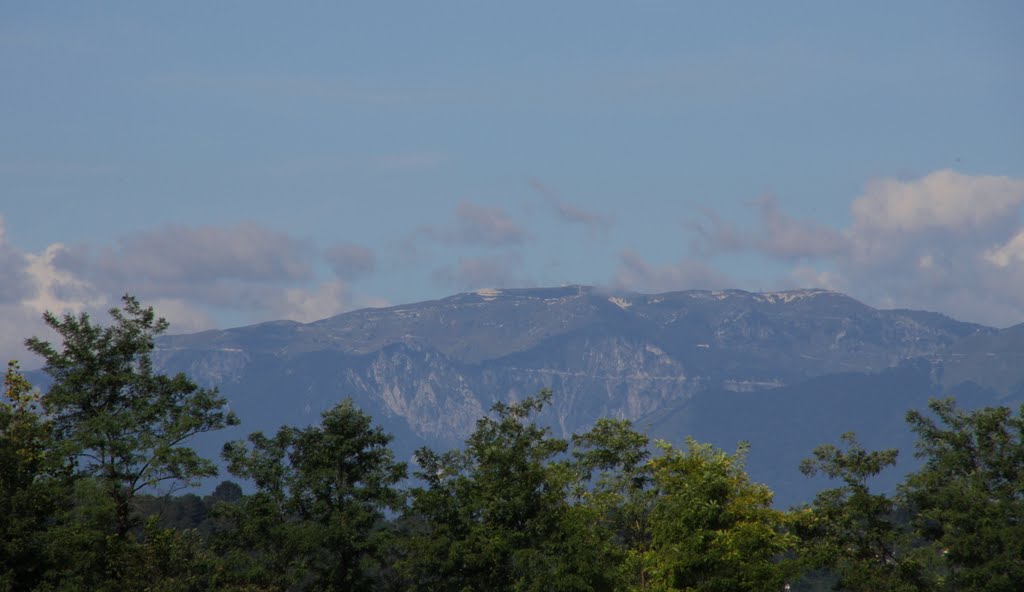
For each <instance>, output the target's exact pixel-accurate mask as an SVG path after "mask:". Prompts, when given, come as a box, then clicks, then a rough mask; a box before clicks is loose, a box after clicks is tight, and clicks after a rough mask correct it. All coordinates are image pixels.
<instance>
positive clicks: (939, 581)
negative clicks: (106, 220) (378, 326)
mask: <svg viewBox="0 0 1024 592" xmlns="http://www.w3.org/2000/svg"><path fill="white" fill-rule="evenodd" d="M111 315H112V318H113V324H112V325H110V326H107V327H103V326H99V325H96V324H94V323H93V322H92V320H91V319H90V318H89V317H88V316H87V315H79V316H77V317H75V316H70V315H68V316H65V317H63V318H57V317H55V316H52V315H46V317H45V319H46V322H47V323H48V324H49V325H50V327H51V328H52V329H54V330H55V331H56V333H57V334H58V335H59V336H60V338H61V343H60V344H59V345H52V344H50V343H48V342H46V341H43V340H41V339H37V338H32V339H30V340H28V342H27V343H28V346H29V348H30V349H31V350H32V351H33V352H35V353H37V354H39V355H41V356H42V357H43V358H44V360H45V361H46V366H45V370H46V372H48V373H49V374H50V376H51V377H52V378H53V385H52V386H51V388H50V389H49V390H48V392H47V393H46V394H45V395H40V394H39V393H38V392H36V391H35V390H34V389H33V388H32V387H31V385H30V384H29V383H28V382H27V381H26V380H25V379H24V377H23V376H22V375H21V373H20V372H19V369H18V366H17V364H15V363H13V362H12V363H11V364H10V365H9V366H8V369H7V372H6V375H5V377H4V390H3V397H2V399H0V592H4V591H14V590H18V591H20V590H112V591H117V590H125V591H129V590H160V591H168V592H172V591H193V590H236V591H245V590H248V591H256V590H303V591H305V590H309V591H314V590H317V591H320V590H323V591H327V590H413V591H416V590H422V591H452V592H467V591H477V590H479V591H503V590H507V591H510V592H511V591H538V592H539V591H566V592H569V591H591V590H593V591H605V590H607V591H640V590H651V591H662V592H668V591H694V592H696V591H743V590H751V591H753V590H782V589H783V587H784V586H785V585H786V584H787V583H788V584H790V585H791V589H793V590H819V589H820V590H824V589H836V590H851V591H857V590H960V589H971V590H1015V589H1018V587H1019V582H1021V581H1024V443H1022V435H1024V408H1022V409H1020V410H1018V411H1016V412H1014V411H1012V410H1010V409H1008V408H1005V407H994V408H985V409H979V410H975V411H964V410H961V409H958V408H957V407H956V405H955V403H954V402H953V401H952V400H948V399H946V400H935V401H933V402H932V403H931V405H930V408H929V410H928V411H926V412H921V411H910V412H909V413H908V415H907V421H908V423H909V424H910V426H911V429H912V430H913V431H914V432H915V433H916V434H917V435H918V455H919V456H920V457H921V458H922V460H923V463H924V464H923V466H922V468H921V469H920V470H919V471H917V472H915V473H913V474H911V475H909V476H908V477H907V478H906V479H905V481H904V482H903V484H902V485H901V487H900V488H899V490H898V492H897V493H896V494H895V495H886V494H883V493H880V492H876V491H872V490H871V489H870V487H869V481H870V479H871V478H872V477H873V476H875V475H877V474H878V473H880V472H881V471H883V470H885V469H886V468H887V467H889V466H891V465H893V464H894V463H895V460H896V454H897V453H896V451H894V450H884V451H868V450H865V449H864V448H863V447H862V446H861V445H860V443H859V442H858V441H857V439H856V436H855V435H853V434H843V435H842V436H840V442H839V445H838V446H837V445H832V444H826V445H823V446H820V447H818V448H817V449H815V450H814V451H812V456H811V458H809V459H807V460H806V461H805V462H804V463H803V465H802V467H801V469H802V470H803V471H804V472H805V473H806V474H808V475H814V474H823V475H825V476H827V477H829V478H830V479H832V480H834V481H835V482H836V486H835V487H833V488H831V489H826V490H824V491H821V492H820V493H819V494H818V496H817V497H816V498H815V500H814V501H813V502H812V503H811V504H809V505H806V506H802V507H798V508H793V509H791V510H789V511H781V510H779V509H776V508H774V507H773V506H772V492H771V490H770V489H769V488H768V487H766V486H764V485H761V484H758V483H754V482H752V481H751V480H750V478H749V477H748V475H747V473H746V470H745V466H744V463H745V458H746V452H747V446H746V444H744V443H740V444H739V446H738V447H737V450H736V451H735V452H734V453H729V452H726V451H723V450H718V449H716V448H714V447H712V446H709V445H706V444H701V443H699V442H696V441H694V440H692V439H687V440H686V441H685V445H684V446H683V447H681V448H676V447H673V446H672V445H671V444H669V443H665V442H655V443H653V444H652V443H651V442H649V441H648V438H647V437H646V436H645V435H644V434H642V433H640V432H638V431H636V430H635V429H634V428H633V427H632V425H631V424H630V423H629V422H628V421H624V420H615V419H602V420H600V421H598V422H597V423H596V424H595V425H594V426H593V427H592V429H591V430H590V431H588V432H586V433H583V434H577V435H575V436H573V437H572V438H571V439H568V440H567V439H562V438H558V437H555V436H554V435H553V434H552V433H551V432H550V431H549V430H548V429H547V428H545V427H544V426H543V425H540V424H539V423H537V421H536V418H537V414H538V412H540V411H541V410H542V409H543V408H544V406H545V405H547V404H548V402H549V401H550V399H551V397H552V396H553V395H552V393H550V392H549V391H543V392H541V393H539V394H538V395H536V396H534V397H528V398H526V399H523V400H521V401H518V402H513V403H507V404H498V405H496V406H495V407H494V408H493V409H492V412H491V414H489V415H488V416H486V417H482V418H480V419H479V421H478V422H477V424H476V429H475V430H474V432H473V433H472V434H471V435H470V436H469V437H468V438H467V439H466V442H465V445H464V446H463V447H462V448H460V449H457V450H452V451H444V452H442V451H434V450H430V449H428V448H424V449H421V450H419V451H418V452H417V453H416V455H415V458H414V461H415V463H414V466H413V467H412V470H411V474H407V468H406V465H405V464H404V463H401V462H398V461H396V459H395V458H394V454H393V452H392V451H391V449H390V447H389V446H390V442H391V436H390V435H388V434H386V433H384V432H383V431H382V430H381V429H380V428H379V427H376V426H375V425H374V424H373V421H372V418H371V417H369V416H368V415H366V414H365V413H363V412H362V411H360V410H359V409H357V408H356V407H355V406H354V405H353V403H352V402H351V401H349V400H346V401H343V402H341V403H340V404H339V405H337V406H336V407H334V408H333V409H330V410H328V411H327V412H325V413H324V414H323V417H322V419H321V421H320V422H319V423H318V424H316V425H311V426H306V427H290V426H284V427H282V428H281V429H280V430H279V431H278V432H277V433H276V434H274V435H272V436H267V435H264V434H262V433H254V434H251V435H250V436H249V437H248V438H247V439H246V440H243V441H239V442H231V443H229V444H227V445H226V446H225V447H224V452H223V460H224V461H225V463H226V466H227V470H228V472H230V473H231V474H232V475H233V476H234V477H236V478H237V479H239V480H240V481H241V482H242V483H243V485H239V484H237V483H235V482H232V481H223V482H221V484H220V485H219V486H217V487H216V489H214V490H213V491H212V493H210V494H209V495H206V496H202V497H200V496H199V495H196V494H195V493H188V492H185V493H181V489H182V488H186V487H189V486H194V485H195V484H196V483H197V481H198V480H199V479H202V478H209V477H211V476H213V475H215V474H216V472H217V470H216V464H215V463H214V462H213V460H211V459H205V458H202V457H201V456H200V455H198V454H197V453H196V452H195V450H193V449H192V448H190V447H189V446H188V442H189V439H190V438H192V437H193V436H195V435H197V434H201V433H203V432H208V431H212V430H217V429H219V428H222V427H224V426H227V425H231V424H234V423H236V421H237V420H236V419H235V418H234V416H233V415H232V414H231V413H229V412H227V411H226V409H225V401H224V400H223V398H221V397H220V396H219V395H218V394H217V392H216V391H215V390H207V389H201V388H199V387H198V386H197V385H196V384H195V383H193V382H192V381H191V380H190V379H189V378H188V377H186V376H184V375H177V376H165V375H161V374H159V373H157V372H155V370H154V368H153V363H152V361H151V358H150V354H151V352H152V350H153V347H154V338H155V337H156V336H157V335H159V334H160V333H162V332H163V331H164V330H166V328H167V324H166V322H165V321H164V320H163V319H159V318H157V317H156V315H155V313H154V312H153V310H152V309H151V308H143V307H142V306H141V305H139V303H138V302H137V301H136V300H134V299H133V298H131V297H125V299H124V306H123V308H120V309H113V310H112V311H111Z"/></svg>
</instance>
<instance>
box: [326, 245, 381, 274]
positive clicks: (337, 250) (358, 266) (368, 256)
mask: <svg viewBox="0 0 1024 592" xmlns="http://www.w3.org/2000/svg"><path fill="white" fill-rule="evenodd" d="M324 258H325V259H327V262H328V263H329V264H330V266H331V269H332V270H333V271H334V275H336V276H337V277H338V278H339V279H342V280H354V279H358V278H360V277H364V276H366V275H369V274H370V273H372V272H373V270H374V268H375V267H376V266H377V255H376V254H375V253H374V252H373V251H371V250H370V249H368V248H366V247H364V246H361V245H356V244H352V243H342V244H337V245H334V246H333V247H331V248H329V249H327V252H326V253H324Z"/></svg>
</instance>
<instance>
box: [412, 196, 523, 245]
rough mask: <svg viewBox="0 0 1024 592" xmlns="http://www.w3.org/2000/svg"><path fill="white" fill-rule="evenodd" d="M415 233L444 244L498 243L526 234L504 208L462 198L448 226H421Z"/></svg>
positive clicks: (516, 241)
mask: <svg viewBox="0 0 1024 592" xmlns="http://www.w3.org/2000/svg"><path fill="white" fill-rule="evenodd" d="M417 234H418V235H420V236H425V237H427V238H430V239H433V240H435V241H438V242H440V243H443V244H447V245H453V246H458V245H463V246H482V247H502V246H508V245H518V244H522V243H523V242H524V241H525V240H526V238H527V237H528V236H529V234H528V233H527V231H526V228H525V227H523V226H522V225H521V224H519V223H518V222H516V221H515V220H514V219H513V218H512V217H511V216H509V214H508V212H506V211H505V209H504V208H501V207H498V206H485V205H478V204H474V203H471V202H468V201H463V202H462V203H460V204H459V205H458V207H457V208H456V210H455V222H454V224H453V225H451V226H429V225H427V226H421V227H420V228H419V229H418V230H417Z"/></svg>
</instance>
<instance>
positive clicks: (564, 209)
mask: <svg viewBox="0 0 1024 592" xmlns="http://www.w3.org/2000/svg"><path fill="white" fill-rule="evenodd" d="M530 187H533V189H534V190H536V191H537V193H539V194H540V195H541V197H543V198H544V201H545V202H546V203H547V204H548V206H550V207H551V209H552V210H553V211H554V213H555V215H556V216H558V219H559V220H561V221H562V222H565V223H567V224H580V225H582V226H583V227H584V228H585V229H586V231H587V233H588V235H590V236H592V237H595V238H602V239H603V238H605V237H606V235H607V233H608V230H609V228H611V225H612V219H611V218H610V217H608V216H603V215H601V214H598V213H596V212H591V211H589V210H585V209H583V208H581V207H580V206H577V205H574V204H571V203H569V202H567V201H564V200H562V199H561V198H560V197H558V194H557V193H555V192H554V190H552V189H551V188H550V187H548V186H547V185H545V184H544V183H542V182H540V181H538V180H537V179H530Z"/></svg>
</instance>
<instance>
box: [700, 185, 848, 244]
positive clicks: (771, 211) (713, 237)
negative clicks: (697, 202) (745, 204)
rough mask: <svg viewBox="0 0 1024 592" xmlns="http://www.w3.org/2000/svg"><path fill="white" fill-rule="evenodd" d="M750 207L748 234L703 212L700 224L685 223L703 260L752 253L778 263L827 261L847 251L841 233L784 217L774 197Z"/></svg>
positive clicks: (766, 198)
mask: <svg viewBox="0 0 1024 592" xmlns="http://www.w3.org/2000/svg"><path fill="white" fill-rule="evenodd" d="M751 205H753V206H755V207H756V208H757V210H758V225H757V226H756V227H755V228H754V229H753V230H752V231H751V230H750V229H741V228H738V227H737V226H736V225H735V224H732V223H729V222H727V221H724V220H722V219H721V218H720V217H719V216H718V215H717V214H716V213H715V212H714V211H713V210H709V209H705V210H704V212H703V213H704V220H703V221H687V222H686V223H685V225H686V226H687V227H688V228H689V229H691V230H692V231H693V232H695V233H696V235H697V240H695V241H694V243H693V247H694V249H695V250H696V251H697V252H699V253H701V254H703V255H705V256H709V255H714V254H717V253H719V252H728V251H745V250H753V251H759V252H762V253H764V254H767V255H770V256H772V257H778V258H782V259H801V258H818V257H829V256H833V255H836V254H839V253H842V252H844V251H846V250H847V249H848V245H847V239H846V237H845V236H844V235H843V234H842V233H841V232H839V231H838V230H835V229H833V228H829V227H828V226H825V225H823V224H819V223H818V222H815V221H813V220H800V219H796V218H793V217H791V216H789V215H787V214H786V213H785V212H783V211H782V209H781V208H780V207H779V204H778V201H777V200H776V199H775V197H774V196H771V195H768V196H765V197H762V198H761V199H758V200H756V201H755V202H752V204H751Z"/></svg>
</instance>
